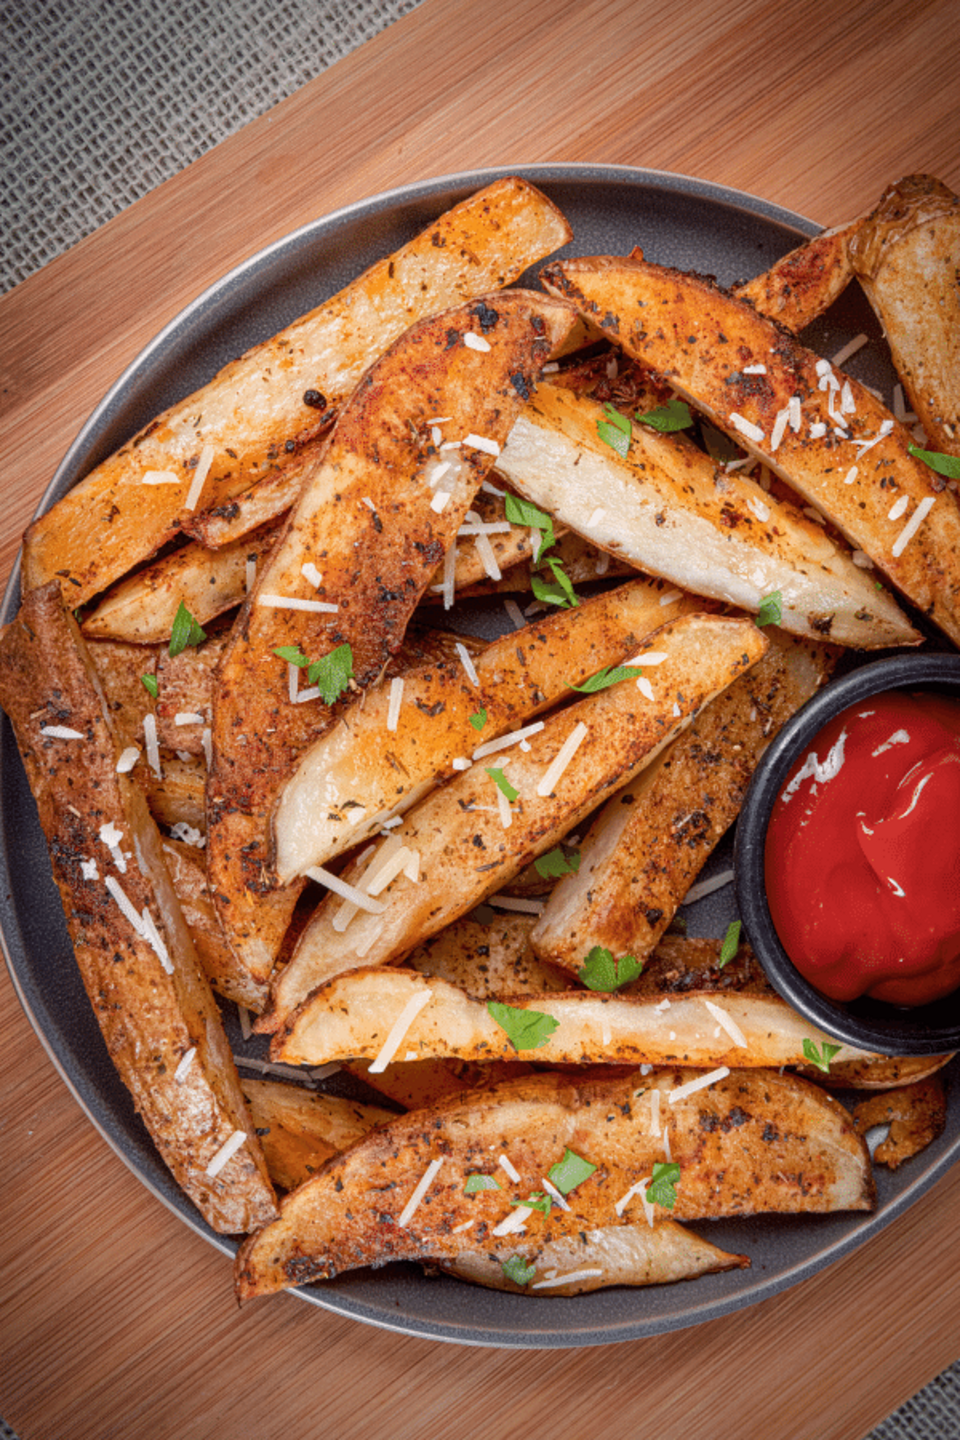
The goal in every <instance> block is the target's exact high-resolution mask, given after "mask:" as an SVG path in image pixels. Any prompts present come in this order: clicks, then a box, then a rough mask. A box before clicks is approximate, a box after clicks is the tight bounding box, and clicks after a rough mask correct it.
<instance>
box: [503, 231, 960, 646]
mask: <svg viewBox="0 0 960 1440" xmlns="http://www.w3.org/2000/svg"><path fill="white" fill-rule="evenodd" d="M543 280H544V283H545V284H546V286H547V288H548V289H549V290H550V291H551V293H556V294H560V295H564V296H566V297H567V298H569V299H570V300H572V301H574V302H575V303H576V304H578V305H579V306H580V307H581V308H582V309H584V310H586V311H588V312H590V313H599V314H601V315H602V316H603V320H602V326H603V329H604V330H605V331H606V332H607V334H608V335H610V336H611V338H613V339H616V340H618V341H619V342H620V343H621V344H622V345H623V347H624V349H625V350H626V351H627V353H628V354H630V355H633V356H634V357H635V358H636V359H638V360H641V361H643V363H644V364H646V365H649V366H650V367H651V368H652V369H654V370H656V371H657V372H658V373H662V374H664V375H665V376H669V380H670V383H671V384H672V385H673V386H674V388H675V389H676V390H677V391H678V392H679V393H680V394H681V395H683V396H684V398H685V399H687V400H689V401H690V403H691V404H694V405H696V406H697V407H698V409H700V410H702V411H703V412H704V413H705V414H707V415H708V416H709V417H710V419H711V420H713V422H714V423H715V424H716V425H718V426H719V427H720V428H721V429H722V430H724V431H726V433H727V434H729V435H730V436H732V437H733V438H734V439H736V440H737V442H738V443H739V444H741V445H743V446H744V448H745V449H747V450H748V451H749V452H750V453H751V454H753V455H756V456H757V457H758V458H759V459H760V460H762V461H764V463H765V464H767V465H769V466H770V467H771V469H772V470H774V471H775V472H776V473H777V474H778V475H779V476H780V477H781V479H783V480H784V481H786V483H787V484H789V485H791V486H792V487H793V489H794V490H797V491H799V493H800V494H801V495H802V496H803V497H804V499H805V500H806V501H808V503H810V504H811V505H813V506H815V507H816V508H817V510H819V511H820V512H821V513H822V514H823V515H824V516H826V518H827V519H828V520H830V521H831V522H832V523H833V524H834V525H835V526H836V527H837V529H838V530H839V531H840V532H841V533H842V534H843V535H845V536H846V538H847V539H848V541H849V542H850V543H851V544H852V545H853V546H855V547H856V548H857V549H858V550H860V551H862V552H864V554H866V555H867V556H868V557H869V558H870V559H871V560H872V561H873V562H874V564H876V565H877V566H879V567H880V569H881V570H883V572H884V574H885V575H886V576H887V577H888V578H889V579H890V580H891V581H892V583H893V584H894V585H895V586H896V587H897V589H898V590H900V591H901V593H902V594H903V595H905V596H906V597H907V599H908V600H910V601H911V602H912V603H913V604H914V605H915V606H916V607H917V608H918V609H919V610H921V611H923V613H924V614H925V615H927V616H929V618H930V619H931V620H932V621H933V622H934V624H936V625H938V626H939V627H940V628H941V629H942V630H943V631H944V633H945V634H947V635H948V636H949V637H950V638H951V639H952V640H953V641H954V642H957V641H960V510H958V508H957V505H956V504H955V502H954V499H953V496H952V495H949V494H948V495H943V494H942V493H941V490H942V487H941V486H940V484H939V480H940V477H938V476H936V475H935V474H934V472H933V471H932V470H930V469H929V467H928V466H926V465H925V464H924V463H923V462H922V461H920V460H918V459H916V458H915V456H913V455H912V454H911V453H910V448H909V447H910V445H911V443H912V440H911V435H910V431H909V430H908V429H906V427H905V426H904V425H902V424H900V423H899V422H898V421H897V420H896V419H895V418H894V417H893V416H892V415H891V414H890V413H889V411H888V410H887V409H886V407H885V406H884V405H883V404H882V403H881V402H880V401H879V400H877V399H876V397H875V396H874V395H873V394H872V393H871V392H870V391H869V390H866V389H865V388H864V387H863V386H862V385H860V384H859V383H858V382H857V381H856V380H854V379H852V378H850V377H849V376H844V375H843V374H842V373H841V374H837V373H835V372H834V370H833V368H832V366H831V365H830V363H829V362H828V361H826V360H821V359H819V358H818V357H817V356H816V355H814V354H813V353H812V351H809V350H806V349H804V348H803V346H801V345H799V344H798V343H797V342H796V341H794V340H793V339H792V338H791V337H790V336H789V335H788V334H785V333H784V332H783V331H782V330H779V329H778V328H777V327H776V326H775V325H774V324H773V323H772V322H771V321H769V320H766V319H764V318H763V317H762V316H760V315H758V314H757V312H756V311H755V310H754V309H753V307H752V306H750V305H748V304H746V302H745V301H742V300H738V299H736V298H735V297H734V296H732V295H730V294H729V293H728V292H726V291H723V290H721V289H720V288H719V286H716V285H714V284H713V282H712V281H710V280H708V279H705V278H704V277H702V276H696V275H690V274H685V273H684V272H682V271H679V270H670V269H666V268H664V267H661V266H657V265H651V264H648V263H647V262H645V261H642V260H637V259H629V260H623V259H616V258H612V257H604V256H596V257H587V258H584V259H580V260H574V261H570V262H561V263H558V264H556V265H552V266H549V267H548V268H547V269H546V270H545V271H544V272H543ZM654 315H655V316H656V323H655V324H654V323H652V319H651V317H652V316H654ZM798 407H799V408H798ZM515 483H516V482H515ZM691 588H693V587H691ZM880 598H882V597H880ZM822 633H823V634H824V635H825V636H829V638H831V639H836V640H839V639H840V638H841V637H840V635H839V633H838V630H837V629H836V628H835V624H834V625H832V626H830V627H829V628H827V629H824V630H823V631H822ZM897 643H904V642H903V640H900V641H898V642H897Z"/></svg>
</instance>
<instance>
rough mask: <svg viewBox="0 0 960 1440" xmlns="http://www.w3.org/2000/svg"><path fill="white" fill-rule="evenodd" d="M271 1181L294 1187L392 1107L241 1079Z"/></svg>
mask: <svg viewBox="0 0 960 1440" xmlns="http://www.w3.org/2000/svg"><path fill="white" fill-rule="evenodd" d="M240 1085H241V1088H242V1090H243V1094H244V1098H245V1099H246V1102H247V1107H248V1109H249V1111H250V1118H251V1119H252V1121H253V1123H254V1126H255V1127H256V1131H257V1135H258V1136H259V1137H260V1144H261V1145H262V1146H263V1153H264V1155H265V1156H266V1161H267V1169H268V1170H269V1172H270V1178H271V1180H272V1181H273V1183H274V1184H275V1185H279V1186H280V1188H281V1189H283V1190H295V1189H296V1187H297V1186H298V1185H302V1184H303V1182H304V1180H308V1179H309V1178H310V1176H311V1175H314V1174H315V1173H316V1172H317V1171H318V1170H319V1169H320V1166H321V1165H322V1164H323V1163H324V1162H325V1161H327V1160H329V1159H330V1157H331V1156H332V1155H337V1154H339V1152H340V1151H341V1150H346V1149H347V1147H348V1146H350V1145H355V1144H356V1142H357V1141H358V1140H361V1139H362V1138H363V1136H364V1135H366V1134H368V1133H369V1131H371V1130H372V1129H373V1127H374V1126H375V1125H384V1124H386V1123H387V1121H389V1120H394V1119H396V1113H397V1112H396V1111H395V1110H385V1109H384V1108H383V1107H382V1106H380V1105H363V1104H361V1103H360V1101H358V1100H348V1099H346V1098H345V1097H344V1096H342V1095H322V1094H318V1092H317V1091H315V1090H306V1089H304V1088H303V1086H302V1085H291V1084H287V1083H286V1082H284V1081H283V1080H247V1079H243V1080H241V1081H240Z"/></svg>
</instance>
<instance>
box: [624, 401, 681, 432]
mask: <svg viewBox="0 0 960 1440" xmlns="http://www.w3.org/2000/svg"><path fill="white" fill-rule="evenodd" d="M633 418H634V419H635V420H640V421H642V423H643V424H644V425H651V426H652V427H653V429H654V430H659V431H661V433H664V434H665V433H668V432H670V431H672V430H688V429H689V428H690V426H691V425H692V424H693V416H692V415H691V414H690V406H689V405H686V404H685V403H684V402H683V401H682V400H668V401H667V403H666V404H665V405H658V406H657V407H656V409H655V410H648V411H647V412H646V414H645V415H641V414H640V413H639V411H638V412H637V414H635V415H634V417H633Z"/></svg>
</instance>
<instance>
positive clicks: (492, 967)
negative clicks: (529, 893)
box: [404, 914, 570, 1000]
mask: <svg viewBox="0 0 960 1440" xmlns="http://www.w3.org/2000/svg"><path fill="white" fill-rule="evenodd" d="M535 922H536V916H534V915H522V914H521V915H497V916H496V917H495V918H494V919H493V920H491V921H490V923H489V925H483V924H481V923H480V922H479V921H477V920H472V919H470V918H469V917H467V916H464V917H462V918H461V919H459V920H455V921H454V922H453V924H452V925H448V926H447V927H446V929H445V930H441V931H440V933H439V935H434V936H432V937H431V938H430V939H429V940H425V941H424V943H423V944H422V945H418V946H417V948H416V950H413V951H412V952H411V953H410V954H409V955H408V956H407V958H406V960H405V961H404V965H405V967H407V968H408V969H410V970H416V971H418V972H419V973H420V974H421V975H435V976H436V977H437V978H438V979H440V980H447V981H449V983H450V984H451V985H458V986H459V987H460V989H461V990H466V991H467V992H468V993H469V994H470V995H475V996H476V997H477V999H480V1000H486V999H491V1000H497V999H500V998H501V996H503V995H537V994H540V993H541V992H542V991H545V990H566V989H567V987H568V986H569V984H570V979H569V976H567V975H565V974H564V973H563V971H562V970H560V969H557V968H556V967H555V966H553V965H545V964H544V963H543V961H542V960H538V959H537V956H536V955H535V954H534V951H533V947H532V946H531V944H530V931H531V930H532V928H533V926H534V924H535Z"/></svg>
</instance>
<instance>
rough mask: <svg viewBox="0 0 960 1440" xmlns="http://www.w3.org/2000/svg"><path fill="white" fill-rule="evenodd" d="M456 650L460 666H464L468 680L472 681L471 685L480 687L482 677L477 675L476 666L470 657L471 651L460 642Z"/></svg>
mask: <svg viewBox="0 0 960 1440" xmlns="http://www.w3.org/2000/svg"><path fill="white" fill-rule="evenodd" d="M456 650H457V654H458V655H459V656H460V664H461V665H462V666H463V668H464V671H465V673H466V676H467V679H468V680H469V681H470V684H471V685H479V684H480V677H479V675H478V674H477V670H476V666H475V665H474V663H473V660H472V659H471V657H470V651H469V650H468V649H467V647H466V645H463V644H461V642H460V641H459V640H458V641H457V644H456Z"/></svg>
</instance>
